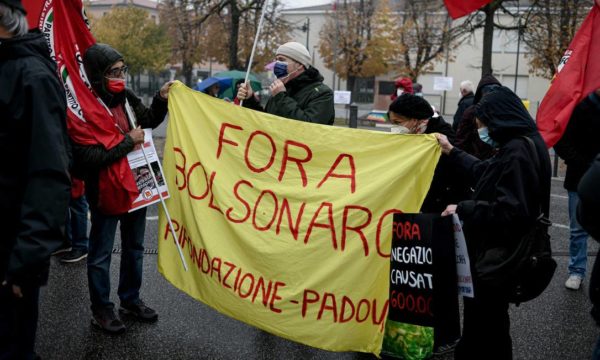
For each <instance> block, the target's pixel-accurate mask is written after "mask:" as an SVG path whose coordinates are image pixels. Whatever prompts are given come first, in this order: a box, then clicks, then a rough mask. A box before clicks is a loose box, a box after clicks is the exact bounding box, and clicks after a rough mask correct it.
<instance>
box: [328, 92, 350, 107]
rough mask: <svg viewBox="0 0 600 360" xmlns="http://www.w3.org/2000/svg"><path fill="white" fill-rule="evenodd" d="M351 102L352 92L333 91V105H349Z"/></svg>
mask: <svg viewBox="0 0 600 360" xmlns="http://www.w3.org/2000/svg"><path fill="white" fill-rule="evenodd" d="M351 100H352V91H341V90H338V91H334V92H333V103H334V104H350V102H351Z"/></svg>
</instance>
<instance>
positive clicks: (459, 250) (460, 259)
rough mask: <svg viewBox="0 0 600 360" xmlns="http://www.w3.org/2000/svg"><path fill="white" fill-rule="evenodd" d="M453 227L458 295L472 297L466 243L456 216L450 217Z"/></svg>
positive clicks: (471, 281) (471, 282)
mask: <svg viewBox="0 0 600 360" xmlns="http://www.w3.org/2000/svg"><path fill="white" fill-rule="evenodd" d="M452 224H453V225H454V243H455V244H456V276H457V278H458V295H462V296H466V297H471V298H472V297H473V296H474V291H473V278H472V277H471V264H470V262H469V253H468V252H467V242H466V241H465V234H464V233H463V230H462V224H461V223H460V219H459V218H458V215H456V214H454V215H452Z"/></svg>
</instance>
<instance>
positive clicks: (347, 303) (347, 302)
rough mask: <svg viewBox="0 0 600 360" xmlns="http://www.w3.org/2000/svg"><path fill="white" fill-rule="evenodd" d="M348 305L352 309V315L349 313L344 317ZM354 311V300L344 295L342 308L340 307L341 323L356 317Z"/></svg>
mask: <svg viewBox="0 0 600 360" xmlns="http://www.w3.org/2000/svg"><path fill="white" fill-rule="evenodd" d="M346 306H348V307H349V308H350V309H351V312H350V315H348V317H344V315H345V314H346V313H347V311H346ZM354 313H355V308H354V303H353V302H352V300H350V298H349V297H347V296H346V295H344V296H343V297H342V308H341V309H340V323H345V322H348V321H350V320H352V318H354Z"/></svg>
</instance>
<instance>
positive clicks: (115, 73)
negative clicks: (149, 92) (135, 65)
mask: <svg viewBox="0 0 600 360" xmlns="http://www.w3.org/2000/svg"><path fill="white" fill-rule="evenodd" d="M127 70H129V67H127V65H123V66H121V67H116V68H112V69H110V70H108V71H107V72H106V75H107V76H110V77H119V76H121V74H127Z"/></svg>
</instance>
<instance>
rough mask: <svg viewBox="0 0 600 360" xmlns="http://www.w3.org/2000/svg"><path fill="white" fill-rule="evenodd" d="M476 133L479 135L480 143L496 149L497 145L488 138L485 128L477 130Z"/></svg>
mask: <svg viewBox="0 0 600 360" xmlns="http://www.w3.org/2000/svg"><path fill="white" fill-rule="evenodd" d="M477 133H479V138H480V139H481V141H483V142H484V143H486V144H488V145H490V146H491V147H493V148H497V147H498V143H497V142H496V141H495V140H494V139H492V138H491V137H490V134H489V132H488V128H487V126H486V127H482V128H479V129H477Z"/></svg>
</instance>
